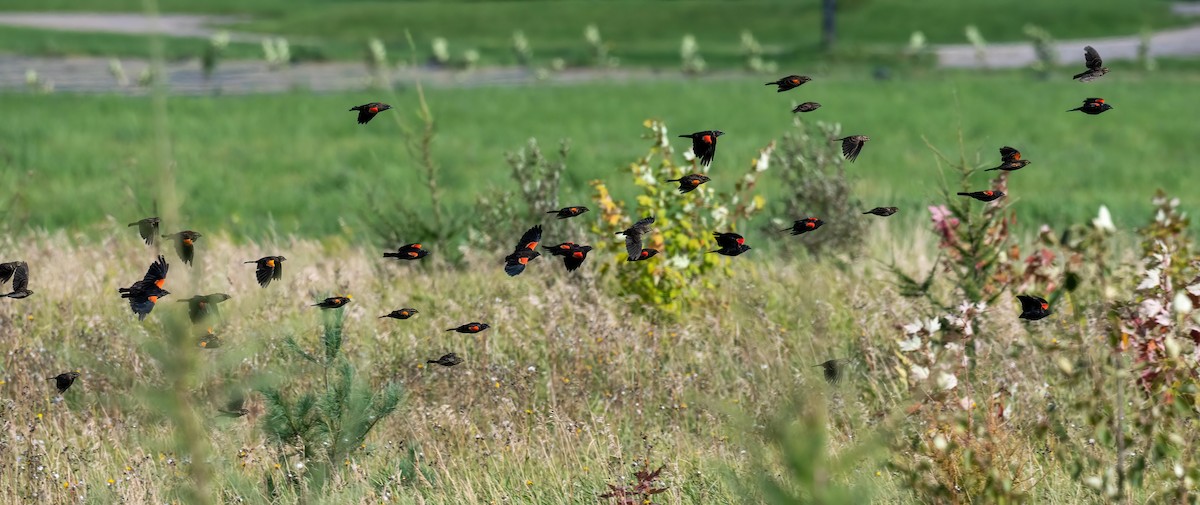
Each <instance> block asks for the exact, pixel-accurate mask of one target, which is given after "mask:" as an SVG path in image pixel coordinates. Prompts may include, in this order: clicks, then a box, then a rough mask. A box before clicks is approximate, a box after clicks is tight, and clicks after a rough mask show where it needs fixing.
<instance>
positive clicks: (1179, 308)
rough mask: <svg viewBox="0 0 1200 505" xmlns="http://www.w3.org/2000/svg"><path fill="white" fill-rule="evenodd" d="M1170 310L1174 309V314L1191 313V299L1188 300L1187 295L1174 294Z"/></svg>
mask: <svg viewBox="0 0 1200 505" xmlns="http://www.w3.org/2000/svg"><path fill="white" fill-rule="evenodd" d="M1171 308H1173V309H1175V313H1176V314H1179V315H1184V314H1187V313H1189V312H1191V311H1192V299H1191V298H1188V295H1187V293H1184V292H1183V291H1180V292H1178V293H1175V300H1173V301H1172V302H1171Z"/></svg>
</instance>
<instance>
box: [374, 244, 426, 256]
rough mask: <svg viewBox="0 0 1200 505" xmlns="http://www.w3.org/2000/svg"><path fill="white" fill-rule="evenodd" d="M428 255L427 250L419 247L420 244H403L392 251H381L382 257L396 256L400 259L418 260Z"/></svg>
mask: <svg viewBox="0 0 1200 505" xmlns="http://www.w3.org/2000/svg"><path fill="white" fill-rule="evenodd" d="M426 256H429V251H428V250H425V249H423V248H422V247H421V244H405V245H402V246H400V248H399V249H397V250H396V252H394V253H387V252H385V253H383V257H384V258H396V259H402V260H419V259H421V258H424V257H426Z"/></svg>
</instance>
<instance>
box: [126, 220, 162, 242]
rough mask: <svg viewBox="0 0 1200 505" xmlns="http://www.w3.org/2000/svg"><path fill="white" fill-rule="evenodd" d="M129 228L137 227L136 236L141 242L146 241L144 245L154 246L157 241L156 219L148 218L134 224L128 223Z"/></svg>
mask: <svg viewBox="0 0 1200 505" xmlns="http://www.w3.org/2000/svg"><path fill="white" fill-rule="evenodd" d="M129 226H136V227H138V235H141V236H142V240H145V241H146V245H154V241H155V240H157V239H158V218H157V217H148V218H146V219H142V220H140V221H138V222H136V223H129Z"/></svg>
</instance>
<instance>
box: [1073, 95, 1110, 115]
mask: <svg viewBox="0 0 1200 505" xmlns="http://www.w3.org/2000/svg"><path fill="white" fill-rule="evenodd" d="M1111 108H1113V106H1111V105H1109V104H1106V103H1104V99H1103V98H1088V99H1086V100H1084V101H1083V105H1082V106H1080V107H1076V108H1074V109H1071V110H1069V111H1067V112H1075V111H1080V112H1082V113H1084V114H1089V115H1092V116H1095V115H1096V114H1099V113H1101V112H1104V111H1106V110H1109V109H1111Z"/></svg>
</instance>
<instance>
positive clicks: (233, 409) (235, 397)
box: [217, 391, 250, 417]
mask: <svg viewBox="0 0 1200 505" xmlns="http://www.w3.org/2000/svg"><path fill="white" fill-rule="evenodd" d="M217 410H218V411H220V412H221V415H222V416H227V417H242V416H244V415H246V414H249V413H250V410H249V409H247V408H246V393H244V392H242V391H234V392H233V393H230V395H229V402H227V403H226V404H225V406H224V407H222V408H219V409H217Z"/></svg>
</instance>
